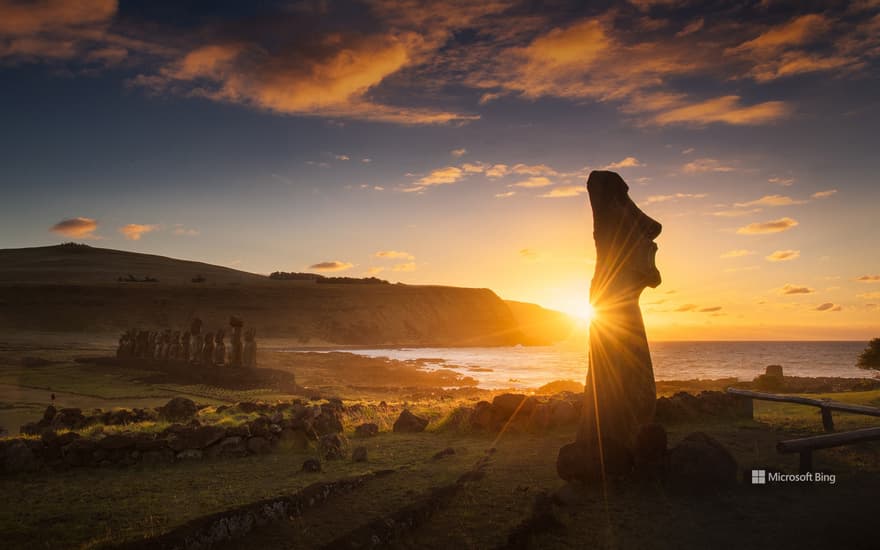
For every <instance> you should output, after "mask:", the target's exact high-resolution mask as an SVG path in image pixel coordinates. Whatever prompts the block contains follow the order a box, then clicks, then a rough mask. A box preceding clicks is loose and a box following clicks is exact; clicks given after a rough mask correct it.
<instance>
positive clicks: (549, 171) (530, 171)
mask: <svg viewBox="0 0 880 550" xmlns="http://www.w3.org/2000/svg"><path fill="white" fill-rule="evenodd" d="M510 171H511V172H513V173H514V174H521V175H526V176H556V175H558V172H557V171H556V170H554V169H553V168H551V167H549V166H547V165H546V164H522V163H520V164H514V165H513V168H511V169H510Z"/></svg>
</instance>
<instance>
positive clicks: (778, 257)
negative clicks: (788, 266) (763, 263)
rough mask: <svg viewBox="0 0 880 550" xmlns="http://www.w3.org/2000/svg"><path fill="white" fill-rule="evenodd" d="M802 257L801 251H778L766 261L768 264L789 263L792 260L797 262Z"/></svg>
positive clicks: (767, 257)
mask: <svg viewBox="0 0 880 550" xmlns="http://www.w3.org/2000/svg"><path fill="white" fill-rule="evenodd" d="M800 257H801V251H800V250H777V251H776V252H773V253H772V254H770V255H769V256H766V257H765V259H766V260H767V261H768V262H788V261H791V260H796V259H798V258H800Z"/></svg>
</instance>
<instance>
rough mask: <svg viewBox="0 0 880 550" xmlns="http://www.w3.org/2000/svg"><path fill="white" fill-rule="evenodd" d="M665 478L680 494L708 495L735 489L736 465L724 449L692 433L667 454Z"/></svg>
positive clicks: (710, 438)
mask: <svg viewBox="0 0 880 550" xmlns="http://www.w3.org/2000/svg"><path fill="white" fill-rule="evenodd" d="M666 478H667V482H668V483H669V485H670V487H671V488H673V489H675V490H680V491H682V492H711V491H716V490H719V489H725V488H729V487H732V486H734V485H736V481H737V463H736V459H735V458H734V457H733V455H732V454H730V451H728V450H727V449H726V448H725V447H724V445H722V444H721V443H720V442H718V441H717V440H716V439H714V438H712V437H711V436H709V435H707V434H705V433H703V432H694V433H692V434H690V435H688V436H687V437H685V438H684V439H683V440H682V441H681V442H680V443H679V444H678V445H676V446H675V447H673V448H672V449H670V450H669V453H668V460H667V469H666Z"/></svg>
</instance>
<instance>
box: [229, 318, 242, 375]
mask: <svg viewBox="0 0 880 550" xmlns="http://www.w3.org/2000/svg"><path fill="white" fill-rule="evenodd" d="M229 326H230V327H232V338H231V340H232V341H231V342H230V344H231V347H232V349H231V351H230V357H229V365H230V366H232V367H240V366H241V363H242V343H241V327H242V326H244V323H242V321H241V319H239V318H238V317H230V318H229Z"/></svg>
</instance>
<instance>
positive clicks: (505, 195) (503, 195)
mask: <svg viewBox="0 0 880 550" xmlns="http://www.w3.org/2000/svg"><path fill="white" fill-rule="evenodd" d="M514 195H516V191H506V192H504V193H495V198H497V199H507V198H510V197H512V196H514Z"/></svg>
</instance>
